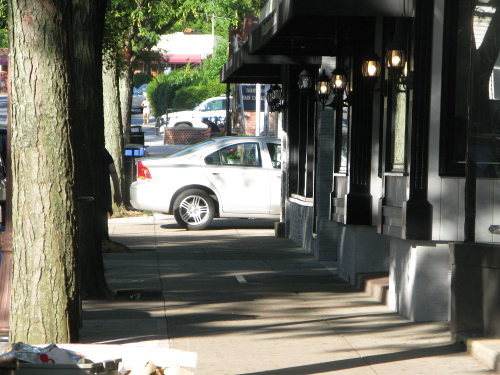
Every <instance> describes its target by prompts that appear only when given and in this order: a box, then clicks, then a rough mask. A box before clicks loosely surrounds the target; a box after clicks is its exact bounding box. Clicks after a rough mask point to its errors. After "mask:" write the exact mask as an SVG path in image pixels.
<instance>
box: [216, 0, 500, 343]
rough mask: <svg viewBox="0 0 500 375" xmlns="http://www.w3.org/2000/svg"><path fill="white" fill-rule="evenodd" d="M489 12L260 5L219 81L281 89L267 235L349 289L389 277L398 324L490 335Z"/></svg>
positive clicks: (368, 1) (485, 6) (495, 238)
mask: <svg viewBox="0 0 500 375" xmlns="http://www.w3.org/2000/svg"><path fill="white" fill-rule="evenodd" d="M499 8H500V1H498V0H418V1H415V0H384V1H380V0H360V1H357V2H345V1H340V0H329V1H326V0H314V1H308V2H304V1H301V0H282V1H278V2H274V5H273V3H269V4H267V5H266V6H264V8H263V10H262V14H261V19H260V24H259V26H258V27H257V28H255V29H254V30H253V31H252V33H251V34H250V36H249V38H248V41H247V42H246V43H245V44H244V45H243V46H242V47H241V48H240V49H239V50H238V51H237V52H236V53H235V54H234V55H233V56H232V57H231V59H230V60H229V61H228V62H227V63H226V65H225V67H224V68H223V70H222V73H221V81H222V82H226V83H256V82H258V83H268V84H273V85H278V87H279V88H280V89H281V93H282V96H280V99H279V100H280V103H279V104H280V105H279V106H278V107H282V109H281V110H280V111H279V113H278V115H277V116H278V122H279V123H280V124H281V127H282V129H283V137H282V139H283V146H284V150H285V155H284V160H283V163H282V166H283V179H282V181H283V186H282V199H283V211H282V220H281V223H280V225H279V228H280V232H284V233H285V235H286V236H287V237H289V238H292V239H293V240H294V241H295V242H297V243H298V244H299V245H301V246H302V247H304V248H305V249H307V250H308V251H310V252H312V253H314V254H315V256H316V257H317V258H318V259H323V260H336V261H337V262H338V267H339V268H338V271H339V274H340V275H342V277H343V278H345V279H346V280H348V281H350V282H352V283H354V281H355V278H356V275H359V274H361V273H369V272H388V274H389V305H390V306H391V307H392V308H393V309H394V310H395V311H397V312H398V313H400V314H402V315H404V316H405V317H407V318H410V319H412V320H414V321H437V320H451V322H452V331H453V332H470V333H474V334H484V335H488V336H499V335H500V327H498V326H497V324H495V323H494V320H495V319H494V317H495V316H497V313H498V312H500V303H499V302H500V300H499V297H497V296H496V295H498V293H496V291H497V289H498V285H500V284H499V282H500V272H499V268H500V257H499V256H498V255H497V252H499V249H500V247H497V244H498V243H499V242H500V237H499V235H498V234H497V233H500V226H499V224H500V210H499V209H500V206H499V196H498V191H499V189H500V184H499V179H498V177H499V176H498V174H499V172H500V170H499V168H498V167H499V166H500V164H499V163H500V153H499V151H500V144H499V139H500V138H499V134H500V101H499V100H500V59H499V52H500V10H499ZM325 75H326V76H327V78H328V79H327V80H326V81H328V82H329V84H330V87H327V88H326V91H321V90H320V88H319V86H320V83H323V84H324V82H325ZM299 84H300V86H301V87H299ZM308 85H310V86H308ZM274 87H276V86H274ZM473 304H475V306H476V307H474V308H471V306H472V305H473ZM477 306H480V311H479V310H478V309H479V307H477Z"/></svg>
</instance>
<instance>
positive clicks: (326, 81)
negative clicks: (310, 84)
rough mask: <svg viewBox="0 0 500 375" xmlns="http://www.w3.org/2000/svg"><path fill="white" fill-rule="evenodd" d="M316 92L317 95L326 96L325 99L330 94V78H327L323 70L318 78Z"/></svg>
mask: <svg viewBox="0 0 500 375" xmlns="http://www.w3.org/2000/svg"><path fill="white" fill-rule="evenodd" d="M316 91H317V92H318V95H326V96H327V97H328V95H329V94H330V78H328V76H327V75H326V73H325V71H324V70H323V73H321V75H320V76H319V77H318V83H317V84H316Z"/></svg>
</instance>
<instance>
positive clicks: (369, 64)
mask: <svg viewBox="0 0 500 375" xmlns="http://www.w3.org/2000/svg"><path fill="white" fill-rule="evenodd" d="M361 68H362V70H363V77H364V79H365V82H366V83H367V84H368V85H370V86H371V87H372V88H373V87H375V85H376V83H377V81H378V77H380V74H381V73H382V65H381V64H380V57H379V55H377V54H376V53H375V52H371V53H370V54H368V55H367V56H366V57H365V59H364V61H363V65H362V66H361Z"/></svg>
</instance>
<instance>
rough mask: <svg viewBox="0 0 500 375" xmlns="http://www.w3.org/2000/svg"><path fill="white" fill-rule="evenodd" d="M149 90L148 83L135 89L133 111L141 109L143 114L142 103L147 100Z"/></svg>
mask: <svg viewBox="0 0 500 375" xmlns="http://www.w3.org/2000/svg"><path fill="white" fill-rule="evenodd" d="M147 88H148V83H145V84H144V85H141V86H139V88H137V89H136V88H135V87H134V90H133V93H132V110H134V109H139V110H141V112H142V106H141V104H142V101H143V100H144V99H146V89H147Z"/></svg>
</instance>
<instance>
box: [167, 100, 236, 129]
mask: <svg viewBox="0 0 500 375" xmlns="http://www.w3.org/2000/svg"><path fill="white" fill-rule="evenodd" d="M226 100H227V99H226V97H225V96H217V97H214V98H208V99H206V100H204V101H203V102H201V103H200V104H198V105H197V106H196V107H194V109H193V110H192V111H179V112H171V113H168V114H167V115H163V116H162V118H163V121H164V124H165V125H166V126H168V127H169V128H173V127H196V128H206V127H207V126H206V125H205V124H203V123H202V122H201V119H202V118H203V117H208V118H210V119H211V120H212V121H214V120H216V121H214V122H218V121H220V120H222V121H225V118H226Z"/></svg>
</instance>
